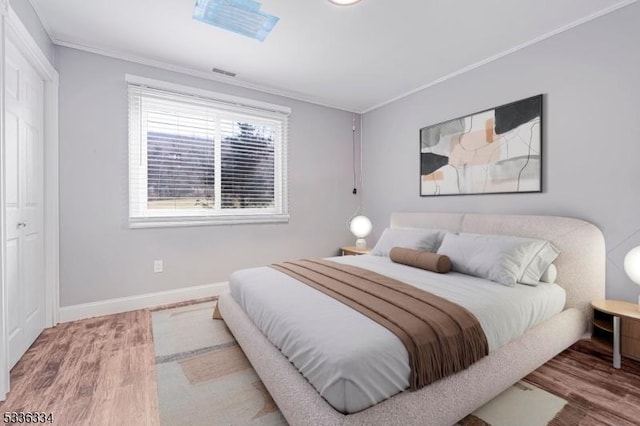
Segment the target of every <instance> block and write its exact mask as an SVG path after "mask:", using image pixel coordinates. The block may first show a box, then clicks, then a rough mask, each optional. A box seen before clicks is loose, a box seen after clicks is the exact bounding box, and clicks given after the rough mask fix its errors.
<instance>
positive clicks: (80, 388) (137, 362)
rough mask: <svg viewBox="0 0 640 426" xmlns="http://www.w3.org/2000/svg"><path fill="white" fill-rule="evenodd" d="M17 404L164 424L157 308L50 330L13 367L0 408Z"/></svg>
mask: <svg viewBox="0 0 640 426" xmlns="http://www.w3.org/2000/svg"><path fill="white" fill-rule="evenodd" d="M14 411H15V412H25V411H29V412H34V411H37V412H45V413H52V414H53V418H54V424H56V425H65V426H76V425H78V426H80V425H82V426H88V425H91V426H101V425H118V426H120V425H122V426H126V425H132V426H133V425H136V426H137V425H140V426H146V425H148V426H155V425H158V424H159V423H160V420H159V414H158V413H159V411H158V391H157V386H156V371H155V360H154V351H153V336H152V334H151V314H150V313H149V311H145V310H140V311H134V312H127V313H123V314H117V315H109V316H104V317H99V318H92V319H88V320H83V321H75V322H71V323H65V324H60V325H58V326H56V327H53V328H50V329H47V330H45V331H44V332H43V333H42V334H41V335H40V336H39V337H38V339H36V341H35V343H34V344H33V345H32V346H31V348H29V350H28V351H27V353H26V354H25V355H24V357H23V358H22V359H21V360H20V361H19V362H18V364H16V366H15V367H14V368H13V369H12V370H11V391H10V392H9V395H8V398H7V400H6V401H5V402H4V403H0V413H4V412H14ZM0 422H1V420H0Z"/></svg>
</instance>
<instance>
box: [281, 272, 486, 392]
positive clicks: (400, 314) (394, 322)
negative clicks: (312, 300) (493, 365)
mask: <svg viewBox="0 0 640 426" xmlns="http://www.w3.org/2000/svg"><path fill="white" fill-rule="evenodd" d="M272 267H273V268H275V269H276V270H278V271H280V272H283V273H285V274H287V275H289V276H291V277H293V278H295V279H297V280H299V281H301V282H303V283H305V284H307V285H309V286H311V287H313V288H315V289H316V290H319V291H321V292H323V293H325V294H327V295H329V296H331V297H333V298H334V299H336V300H338V301H340V302H342V303H344V304H345V305H347V306H350V307H351V308H352V309H355V310H356V311H358V312H360V313H361V314H363V315H366V316H367V317H369V318H371V319H372V320H374V321H376V322H377V323H378V324H380V325H382V326H384V327H386V328H387V329H389V330H390V331H391V332H393V333H394V334H395V335H396V336H398V338H399V339H400V340H401V341H402V343H403V344H404V346H405V347H406V348H407V352H408V353H409V364H410V366H411V379H410V383H411V390H416V389H420V388H421V387H423V386H426V385H428V384H429V383H432V382H435V381H436V380H439V379H442V378H443V377H446V376H448V375H450V374H453V373H455V372H458V371H461V370H464V369H465V368H467V367H468V366H470V365H471V364H473V363H474V362H476V361H477V360H479V359H480V358H482V357H483V356H485V355H487V354H488V353H489V345H488V343H487V338H486V336H485V334H484V331H482V328H481V326H480V323H478V320H477V319H476V318H475V316H473V314H472V313H471V312H469V311H467V310H466V309H465V308H463V307H461V306H459V305H456V304H455V303H452V302H449V301H448V300H446V299H443V298H441V297H438V296H436V295H433V294H431V293H429V292H426V291H423V290H420V289H418V288H416V287H413V286H411V285H409V284H405V283H403V282H400V281H398V280H394V279H393V278H389V277H386V276H384V275H380V274H378V273H375V272H372V271H369V270H367V269H362V268H358V267H355V266H350V265H343V264H340V263H336V262H331V261H328V260H299V261H296V262H284V263H280V264H277V265H272Z"/></svg>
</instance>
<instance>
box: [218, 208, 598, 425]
mask: <svg viewBox="0 0 640 426" xmlns="http://www.w3.org/2000/svg"><path fill="white" fill-rule="evenodd" d="M391 227H395V228H399V227H414V228H415V227H422V228H438V229H446V230H449V231H452V232H472V233H485V234H506V235H517V236H526V237H536V238H540V239H546V240H549V241H551V242H553V244H555V245H556V246H557V247H558V248H559V249H560V250H561V254H560V256H559V257H558V259H557V260H556V262H555V264H556V266H557V267H558V279H557V282H558V284H560V285H561V286H562V287H563V288H564V289H565V290H566V292H567V304H566V309H565V310H564V311H563V312H561V313H559V314H558V315H556V316H554V317H553V318H551V319H549V320H547V321H546V322H544V323H542V324H540V325H538V326H537V327H535V328H533V329H531V330H529V331H528V332H527V333H526V334H524V335H523V336H521V337H520V338H518V339H516V340H514V341H512V342H510V343H509V344H507V345H505V346H503V347H502V348H500V349H498V350H497V351H495V352H492V353H491V354H490V355H489V356H487V357H485V358H483V359H482V360H480V361H479V362H477V363H476V364H474V365H472V366H471V367H469V368H468V369H466V370H464V371H462V372H460V373H457V374H455V375H453V376H450V377H448V378H446V379H444V380H440V381H439V382H436V383H433V384H432V385H430V386H427V387H425V388H423V389H421V390H419V391H416V392H402V393H400V394H397V395H395V396H393V397H391V398H389V399H387V400H385V401H383V402H381V403H379V404H377V405H375V406H373V407H370V408H368V409H366V410H363V411H360V412H358V413H355V414H348V415H345V414H342V413H339V412H337V411H335V410H334V409H333V408H332V407H331V406H330V405H329V404H328V403H327V402H326V401H325V400H324V399H323V398H322V397H321V396H320V395H319V394H318V392H317V391H316V390H315V389H314V388H313V387H312V386H311V385H310V384H309V382H308V381H307V380H306V379H305V378H304V377H303V376H302V375H301V374H300V373H299V372H298V370H297V369H296V368H295V367H294V366H293V365H292V364H291V363H290V362H289V361H288V360H287V359H286V358H285V357H284V356H283V355H282V354H281V353H280V351H279V350H278V349H277V348H276V347H274V346H273V345H272V344H271V343H270V342H269V341H268V340H267V339H266V338H265V337H264V335H263V334H262V333H261V332H260V331H259V330H258V329H257V328H256V327H255V326H254V325H253V323H252V322H251V320H250V319H249V318H248V317H247V316H246V314H245V313H244V311H243V310H242V309H241V308H240V307H239V305H238V304H237V303H236V302H235V301H234V300H233V298H232V297H231V295H230V294H226V295H223V296H222V297H220V300H219V303H218V306H219V309H220V312H221V314H222V316H223V317H224V320H225V322H226V324H227V325H228V326H229V328H230V329H231V331H232V332H233V334H234V336H235V337H236V339H237V340H238V342H239V344H240V346H241V347H242V349H243V350H244V352H245V354H246V355H247V357H248V358H249V360H250V361H251V364H252V365H253V367H254V368H255V370H256V371H257V373H258V375H259V376H260V378H261V379H262V381H263V382H264V384H265V386H266V387H267V389H268V390H269V392H270V393H271V395H272V396H273V399H274V400H275V402H276V404H277V405H278V407H279V408H280V410H281V411H282V413H283V414H284V416H285V418H286V419H287V421H288V422H289V423H290V424H291V425H294V426H297V425H314V426H320V425H403V426H404V425H421V426H424V425H436V426H449V425H452V424H454V423H456V422H457V421H458V420H460V419H461V418H463V417H464V416H466V415H467V414H469V413H471V412H472V411H474V410H475V409H476V408H478V407H480V406H482V405H483V404H484V403H486V402H487V401H489V400H491V399H492V398H493V397H495V396H496V395H498V394H499V393H500V392H502V391H503V390H505V389H507V388H508V387H509V386H511V385H512V384H513V383H515V382H517V381H518V380H520V379H521V378H522V377H524V376H526V375H527V374H529V373H530V372H531V371H533V370H535V369H536V368H538V367H539V366H541V365H542V364H544V363H545V362H546V361H548V360H549V359H551V358H553V357H554V356H555V355H557V354H558V353H560V352H561V351H562V350H564V349H566V348H567V347H569V346H570V345H571V344H573V343H574V342H576V341H577V340H579V339H580V338H581V337H582V336H584V334H585V333H586V332H587V330H588V324H589V316H590V301H591V300H592V299H597V298H603V297H604V283H605V247H604V238H603V236H602V233H601V232H600V230H599V229H598V228H596V227H595V226H594V225H592V224H590V223H587V222H584V221H581V220H577V219H571V218H565V217H554V216H524V215H510V216H507V215H481V214H448V213H394V214H392V216H391Z"/></svg>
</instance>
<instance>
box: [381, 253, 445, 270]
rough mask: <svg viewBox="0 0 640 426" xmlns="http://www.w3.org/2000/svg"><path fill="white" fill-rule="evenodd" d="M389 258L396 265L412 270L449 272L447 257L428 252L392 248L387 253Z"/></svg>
mask: <svg viewBox="0 0 640 426" xmlns="http://www.w3.org/2000/svg"><path fill="white" fill-rule="evenodd" d="M389 258H390V259H391V260H392V261H394V262H396V263H402V264H403V265H408V266H413V267H414V268H420V269H425V270H427V271H433V272H437V273H439V274H446V273H447V272H449V271H450V270H451V260H449V257H447V256H445V255H443V254H438V253H431V252H428V251H420V250H413V249H408V248H404V247H394V248H392V249H391V251H390V252H389Z"/></svg>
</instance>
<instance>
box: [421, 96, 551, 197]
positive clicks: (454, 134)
mask: <svg viewBox="0 0 640 426" xmlns="http://www.w3.org/2000/svg"><path fill="white" fill-rule="evenodd" d="M541 191H542V95H538V96H533V97H531V98H527V99H523V100H520V101H517V102H512V103H510V104H506V105H502V106H499V107H497V108H493V109H490V110H487V111H483V112H478V113H476V114H472V115H468V116H466V117H461V118H456V119H454V120H449V121H445V122H443V123H439V124H435V125H432V126H427V127H424V128H422V129H420V195H421V196H437V195H456V194H498V193H509V192H541Z"/></svg>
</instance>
